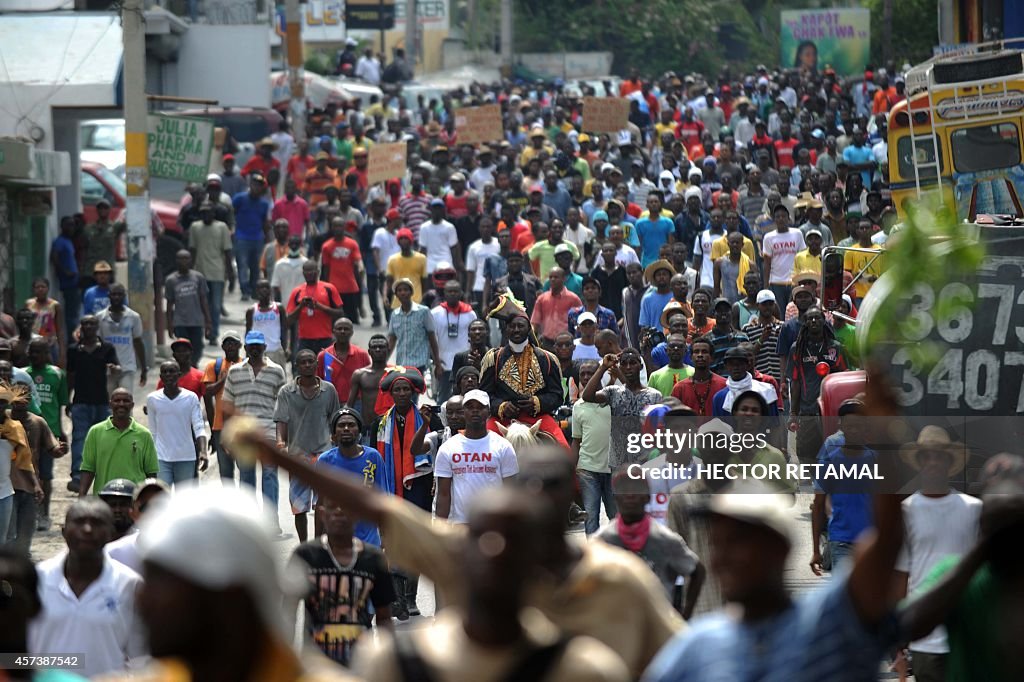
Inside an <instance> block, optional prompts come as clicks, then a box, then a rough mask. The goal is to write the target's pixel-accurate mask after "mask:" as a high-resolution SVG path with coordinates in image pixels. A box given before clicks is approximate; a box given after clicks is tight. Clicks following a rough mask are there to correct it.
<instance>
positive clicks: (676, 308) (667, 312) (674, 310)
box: [661, 301, 688, 329]
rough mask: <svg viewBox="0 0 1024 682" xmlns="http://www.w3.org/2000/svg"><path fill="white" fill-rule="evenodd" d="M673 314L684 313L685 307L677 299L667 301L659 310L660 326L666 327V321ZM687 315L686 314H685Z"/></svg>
mask: <svg viewBox="0 0 1024 682" xmlns="http://www.w3.org/2000/svg"><path fill="white" fill-rule="evenodd" d="M675 315H684V316H687V315H686V308H684V307H683V304H682V303H680V302H679V301H669V302H668V303H666V304H665V308H664V310H662V311H661V326H662V327H664V328H665V329H668V321H669V320H671V319H672V317H673V316H675ZM687 317H688V316H687Z"/></svg>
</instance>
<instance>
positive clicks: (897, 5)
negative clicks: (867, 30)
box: [864, 0, 939, 66]
mask: <svg viewBox="0 0 1024 682" xmlns="http://www.w3.org/2000/svg"><path fill="white" fill-rule="evenodd" d="M886 1H887V0H864V7H866V8H867V9H870V10H871V54H872V55H883V54H885V55H891V58H892V59H893V61H895V63H896V65H897V66H899V65H900V64H902V63H903V62H905V61H906V62H910V63H911V64H916V63H918V62H921V61H924V60H925V59H928V58H929V57H931V56H932V47H933V46H934V45H935V44H936V43H937V42H938V29H937V27H938V25H939V9H938V5H937V4H936V2H935V0H899V2H895V1H892V2H891V5H892V21H891V23H890V28H888V29H887V27H886V26H885V14H886V7H885V4H886ZM887 33H888V35H890V36H891V40H889V43H890V44H889V45H886V44H885V43H886V35H887Z"/></svg>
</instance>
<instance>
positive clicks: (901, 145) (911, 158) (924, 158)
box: [896, 135, 945, 179]
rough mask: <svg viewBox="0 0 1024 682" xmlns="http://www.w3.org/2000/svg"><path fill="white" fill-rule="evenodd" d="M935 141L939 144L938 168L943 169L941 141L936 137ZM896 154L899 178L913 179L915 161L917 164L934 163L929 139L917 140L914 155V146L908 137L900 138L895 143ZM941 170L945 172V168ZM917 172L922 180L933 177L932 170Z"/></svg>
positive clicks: (933, 152)
mask: <svg viewBox="0 0 1024 682" xmlns="http://www.w3.org/2000/svg"><path fill="white" fill-rule="evenodd" d="M936 141H938V142H939V151H940V154H939V166H940V167H943V166H944V164H943V163H942V154H941V151H942V142H941V140H939V139H938V137H936ZM896 153H897V155H898V160H899V172H900V177H901V178H909V179H913V178H914V162H915V160H916V162H917V163H918V164H924V163H933V162H934V161H935V150H934V149H933V148H932V141H931V139H923V140H922V139H918V142H917V153H916V154H915V151H914V144H913V142H912V141H911V139H910V136H909V135H907V136H906V137H901V138H900V140H899V141H898V142H897V143H896ZM915 157H916V159H915ZM942 170H943V171H945V168H944V167H943V168H942ZM918 172H920V174H921V177H922V178H934V177H935V169H934V168H928V167H923V168H919V169H918Z"/></svg>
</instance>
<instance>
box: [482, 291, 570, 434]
mask: <svg viewBox="0 0 1024 682" xmlns="http://www.w3.org/2000/svg"><path fill="white" fill-rule="evenodd" d="M490 316H496V317H502V318H505V319H506V320H507V322H506V326H505V331H506V334H507V337H508V340H507V341H506V342H505V344H504V345H502V346H501V347H499V348H492V349H491V350H489V351H487V353H486V354H485V355H484V357H483V360H481V361H480V388H481V389H482V390H483V391H485V392H486V393H487V394H488V395H489V396H491V418H490V419H488V420H487V428H488V429H490V430H491V431H494V432H495V433H501V431H500V429H499V428H498V424H499V423H500V424H501V425H502V426H508V425H509V424H510V423H511V422H512V420H516V421H519V422H521V423H523V424H527V425H530V426H532V425H533V424H535V423H537V422H540V430H541V431H543V432H544V433H547V434H549V435H550V436H551V437H552V438H553V439H554V440H555V441H556V442H557V443H559V444H560V445H562V446H563V447H565V448H566V449H568V447H569V445H568V443H566V441H565V436H564V435H563V434H562V430H561V429H560V428H559V427H558V422H557V421H555V419H554V417H552V416H551V415H552V413H553V412H554V411H555V410H556V409H558V407H559V406H560V405H561V404H562V398H563V394H562V371H561V369H559V365H558V359H557V358H556V357H555V356H554V355H552V354H551V353H549V352H548V351H546V350H543V349H542V348H541V347H540V346H539V345H537V343H536V342H535V340H534V339H533V338H531V337H532V335H531V333H530V319H529V317H527V315H526V311H525V310H523V308H522V306H521V305H519V303H518V301H515V299H513V298H512V297H511V296H507V295H506V297H503V298H502V299H501V300H500V301H499V304H498V306H497V307H496V308H495V309H493V310H492V311H491V315H490Z"/></svg>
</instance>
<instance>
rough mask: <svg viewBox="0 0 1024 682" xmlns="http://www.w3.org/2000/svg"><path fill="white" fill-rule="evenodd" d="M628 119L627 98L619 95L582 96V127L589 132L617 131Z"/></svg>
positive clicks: (624, 125)
mask: <svg viewBox="0 0 1024 682" xmlns="http://www.w3.org/2000/svg"><path fill="white" fill-rule="evenodd" d="M628 119H629V100H628V99H622V98H620V97H584V98H583V129H584V130H585V131H587V132H591V133H618V132H619V131H620V130H622V129H623V128H625V127H626V123H627V122H628Z"/></svg>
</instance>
